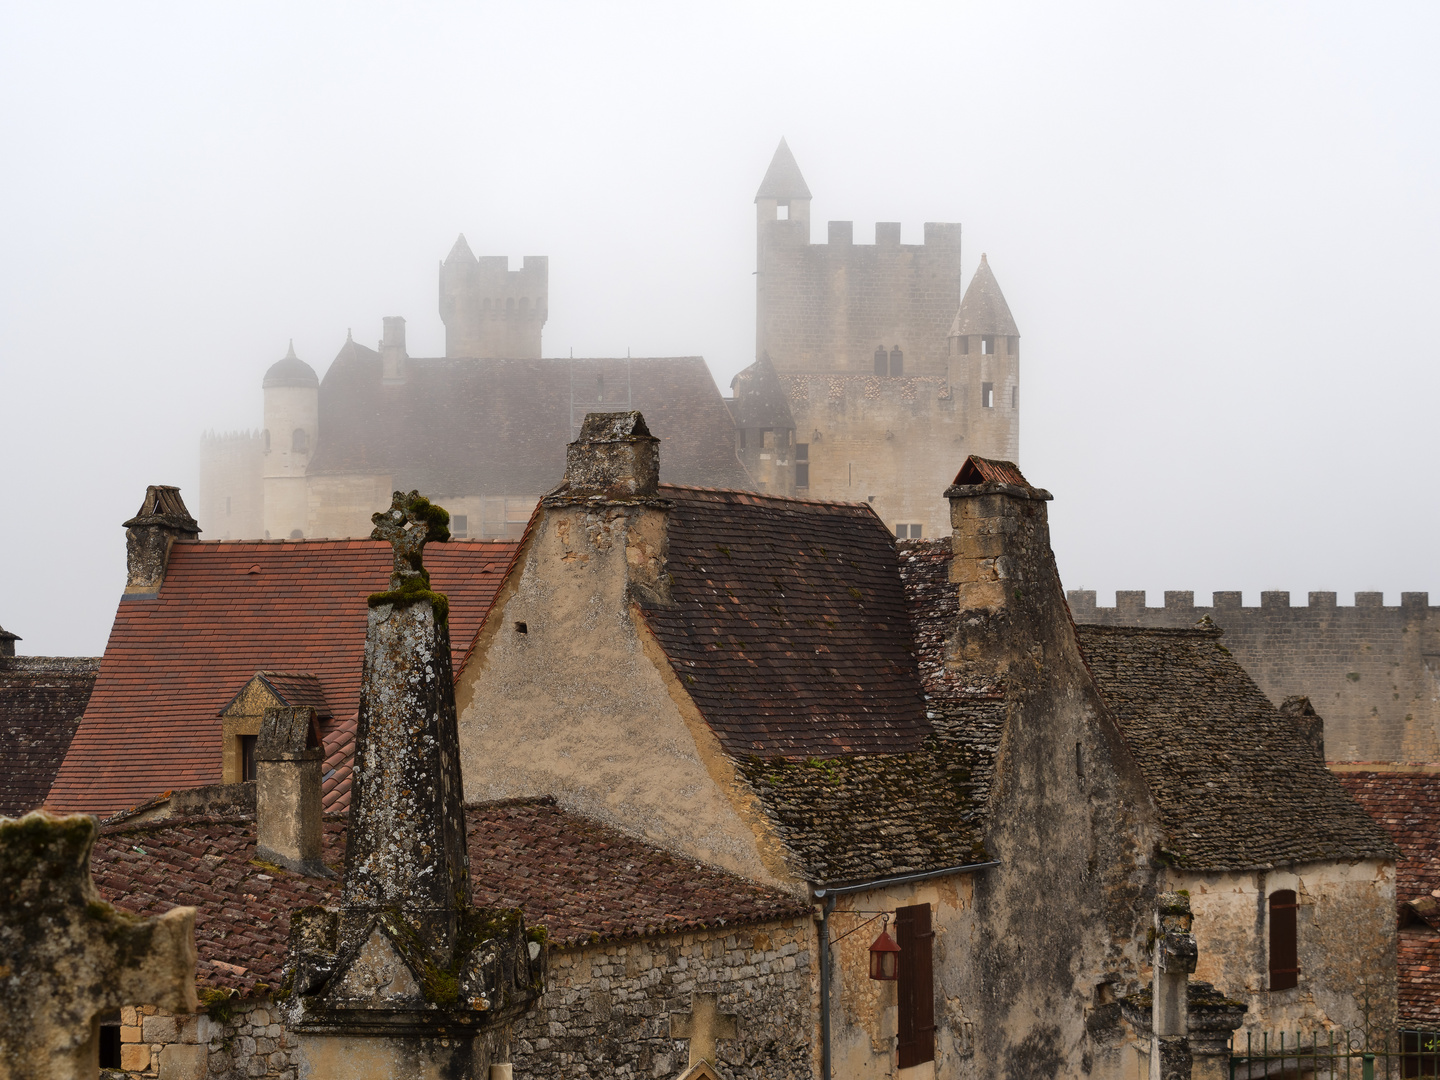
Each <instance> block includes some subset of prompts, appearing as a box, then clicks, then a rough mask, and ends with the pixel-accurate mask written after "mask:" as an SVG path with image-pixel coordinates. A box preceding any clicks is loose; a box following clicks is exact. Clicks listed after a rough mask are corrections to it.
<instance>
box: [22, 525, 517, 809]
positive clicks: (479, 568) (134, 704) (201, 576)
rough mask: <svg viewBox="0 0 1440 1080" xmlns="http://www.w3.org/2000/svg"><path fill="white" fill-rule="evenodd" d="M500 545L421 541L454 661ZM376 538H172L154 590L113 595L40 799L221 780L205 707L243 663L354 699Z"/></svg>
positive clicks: (88, 800)
mask: <svg viewBox="0 0 1440 1080" xmlns="http://www.w3.org/2000/svg"><path fill="white" fill-rule="evenodd" d="M514 550H515V545H514V544H513V543H506V542H496V541H480V540H452V541H450V542H449V543H444V544H432V545H430V546H429V547H428V548H426V551H425V565H426V567H427V568H428V569H429V571H430V574H431V578H432V581H433V583H434V586H435V588H436V589H437V590H439V591H441V592H444V593H448V594H449V597H450V636H451V645H452V648H453V649H454V650H455V653H456V657H457V660H458V658H459V657H462V656H464V650H465V648H466V646H467V645H468V644H469V642H470V640H471V638H472V637H474V635H475V631H476V630H477V629H478V628H479V626H480V623H481V620H482V619H483V618H484V615H485V612H486V611H487V610H488V609H489V606H490V603H491V601H492V600H493V599H494V597H495V591H496V589H497V588H498V587H499V583H500V579H501V577H502V575H503V573H504V571H505V568H506V567H507V566H508V565H509V563H510V560H511V557H512V555H513V554H514ZM391 562H392V558H391V550H390V545H389V544H387V543H385V542H383V541H378V540H285V541H259V542H257V541H221V542H180V543H177V544H176V545H175V546H174V547H173V548H172V549H171V553H170V561H169V566H168V568H167V570H166V574H165V583H164V586H163V587H162V589H161V591H160V594H159V596H158V597H156V598H154V599H132V600H122V601H121V603H120V605H119V610H118V611H117V613H116V616H115V623H114V625H113V627H112V628H111V631H110V640H109V643H108V644H107V645H106V648H105V656H104V657H103V659H102V660H101V664H100V674H99V678H98V679H97V680H96V683H95V692H94V694H93V695H92V696H91V698H90V701H89V704H88V706H87V708H86V710H85V716H84V719H83V720H82V721H81V723H80V728H79V730H78V731H77V732H76V733H75V738H74V740H73V741H72V743H71V747H70V751H69V753H68V754H67V755H66V758H65V761H64V764H63V765H61V767H60V772H59V775H58V776H57V777H56V780H55V784H54V787H53V788H52V789H51V792H50V796H49V798H48V799H47V806H49V807H51V808H52V809H56V810H66V811H83V812H85V813H93V814H100V815H102V816H104V815H108V814H112V813H115V812H116V811H119V810H124V809H126V808H127V807H130V806H134V805H136V804H138V803H141V802H144V801H145V800H146V799H149V798H151V797H153V796H155V795H157V794H159V793H161V792H163V791H165V790H167V789H171V788H187V787H197V786H200V785H202V784H211V783H217V782H219V781H220V779H221V771H220V769H221V754H220V749H221V745H220V744H221V730H220V720H219V717H218V713H219V712H220V710H221V709H222V708H224V706H225V704H226V703H227V702H228V701H230V700H231V698H232V697H234V695H235V693H236V691H237V690H239V689H240V688H241V687H242V686H244V685H245V683H247V682H248V681H249V680H250V679H251V678H252V677H253V676H254V674H255V672H256V671H290V672H306V673H309V674H312V675H314V676H315V677H316V678H317V679H318V680H319V682H320V684H321V686H322V687H323V690H324V696H325V701H326V702H327V703H328V705H329V707H330V708H331V709H332V710H333V711H334V715H335V716H337V717H350V716H353V715H354V714H355V713H356V711H357V710H358V709H359V704H360V670H361V662H362V660H363V657H364V650H365V622H366V613H367V610H368V609H367V608H366V604H365V598H366V597H367V596H368V595H369V594H370V593H372V592H377V591H381V590H383V589H384V588H385V587H386V586H387V584H388V582H389V574H390V567H391Z"/></svg>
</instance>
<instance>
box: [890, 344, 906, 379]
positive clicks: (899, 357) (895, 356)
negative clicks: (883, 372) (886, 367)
mask: <svg viewBox="0 0 1440 1080" xmlns="http://www.w3.org/2000/svg"><path fill="white" fill-rule="evenodd" d="M890 374H891V375H904V374H905V354H904V353H903V352H901V351H900V346H899V345H896V346H895V347H894V348H893V349H891V350H890Z"/></svg>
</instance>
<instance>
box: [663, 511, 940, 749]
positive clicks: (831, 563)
mask: <svg viewBox="0 0 1440 1080" xmlns="http://www.w3.org/2000/svg"><path fill="white" fill-rule="evenodd" d="M660 494H661V495H662V496H664V497H665V498H668V499H671V500H673V504H674V505H673V507H672V509H671V511H670V522H669V539H668V543H669V556H668V563H667V568H668V570H669V572H670V574H671V577H672V584H671V595H672V598H673V600H674V604H673V605H672V606H669V607H652V608H649V609H647V610H646V612H645V617H646V620H647V622H648V624H649V625H650V627H651V629H652V630H653V631H654V633H655V635H656V637H657V638H658V639H659V641H660V644H661V646H662V647H663V648H664V650H665V653H666V655H667V656H668V657H669V658H670V661H671V663H672V664H673V665H674V667H675V671H676V673H677V674H678V675H679V677H680V679H681V680H682V681H683V683H684V684H685V687H686V689H687V690H688V691H689V693H690V695H691V697H692V698H693V699H694V701H695V704H696V705H697V706H698V707H699V709H700V711H701V713H702V714H703V715H704V717H705V719H706V721H707V722H708V723H709V725H710V727H711V728H712V729H713V730H714V731H715V733H716V735H717V736H718V737H719V739H720V742H721V744H722V745H723V746H724V747H725V749H726V750H727V751H728V752H729V753H730V754H731V755H733V756H734V757H736V758H743V757H747V756H750V755H759V756H762V757H775V756H785V757H810V756H834V755H838V754H857V753H865V754H875V753H884V752H896V751H900V752H905V751H913V750H917V749H919V748H920V744H921V740H922V739H923V738H924V737H925V736H926V735H927V734H928V733H929V731H930V725H929V723H928V721H927V720H926V718H925V709H924V703H923V700H922V697H921V693H920V681H919V672H918V670H917V668H916V665H915V653H914V645H913V642H912V641H911V636H910V625H909V616H908V613H907V611H906V607H905V596H904V592H903V590H902V588H901V585H900V578H899V574H898V572H897V569H896V563H895V545H894V541H893V539H892V538H891V536H890V532H889V530H888V529H887V528H886V527H885V525H884V524H883V523H882V522H881V521H880V519H879V518H877V517H876V516H875V514H874V513H873V512H872V511H871V510H870V508H869V507H868V506H866V505H864V504H852V503H823V502H811V501H808V500H803V499H786V498H780V497H777V496H766V495H757V494H752V493H749V492H739V491H707V490H701V489H697V488H680V487H673V486H665V485H662V486H661V489H660Z"/></svg>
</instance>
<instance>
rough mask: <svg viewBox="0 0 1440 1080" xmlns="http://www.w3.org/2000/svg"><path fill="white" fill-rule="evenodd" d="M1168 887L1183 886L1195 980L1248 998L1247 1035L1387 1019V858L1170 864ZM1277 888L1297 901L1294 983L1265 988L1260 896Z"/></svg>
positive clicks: (1391, 910)
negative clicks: (1246, 865)
mask: <svg viewBox="0 0 1440 1080" xmlns="http://www.w3.org/2000/svg"><path fill="white" fill-rule="evenodd" d="M1169 887H1170V888H1173V889H1181V888H1183V889H1186V890H1188V892H1189V893H1190V909H1191V911H1192V912H1194V915H1195V924H1194V927H1193V933H1194V935H1195V942H1196V945H1197V946H1198V948H1199V961H1198V964H1197V966H1196V969H1195V978H1196V979H1200V980H1203V981H1204V982H1208V983H1211V984H1213V985H1214V986H1215V988H1216V989H1217V990H1219V991H1220V992H1221V993H1223V994H1224V995H1225V996H1226V997H1230V998H1233V999H1235V1000H1237V1001H1241V1002H1244V1003H1246V1004H1248V1005H1249V1006H1250V1011H1249V1012H1248V1013H1247V1014H1246V1017H1245V1028H1246V1029H1248V1030H1251V1031H1253V1032H1255V1033H1256V1034H1257V1036H1258V1034H1259V1033H1260V1032H1272V1033H1273V1032H1278V1031H1289V1032H1295V1031H1306V1032H1311V1031H1326V1030H1329V1029H1330V1028H1331V1027H1338V1028H1341V1029H1348V1030H1352V1031H1359V1030H1361V1029H1363V1028H1365V1027H1366V1026H1367V1025H1369V1026H1371V1027H1373V1028H1374V1029H1376V1030H1380V1029H1384V1028H1386V1027H1388V1026H1390V1025H1392V1024H1393V1023H1394V1022H1395V1015H1396V1001H1395V947H1396V937H1395V935H1396V930H1395V865H1394V863H1390V862H1380V861H1378V860H1363V861H1357V862H1323V863H1306V864H1303V865H1300V866H1285V867H1279V868H1277V869H1274V870H1268V871H1267V870H1258V871H1250V872H1245V873H1241V872H1233V873H1210V874H1198V873H1183V872H1181V871H1178V870H1172V871H1170V884H1169ZM1278 889H1291V890H1293V891H1294V892H1295V894H1296V899H1297V901H1298V903H1299V908H1298V910H1297V913H1296V920H1295V922H1296V934H1295V942H1296V952H1297V955H1298V957H1299V963H1300V975H1299V985H1298V986H1296V987H1294V988H1292V989H1289V990H1274V991H1272V990H1270V988H1269V951H1268V950H1269V940H1270V935H1269V897H1270V894H1271V893H1273V892H1275V891H1276V890H1278ZM1367 1003H1368V1006H1367ZM1367 1007H1368V1010H1369V1012H1368V1016H1367V1015H1366V1009H1367ZM1241 1034H1242V1035H1243V1031H1242V1032H1241Z"/></svg>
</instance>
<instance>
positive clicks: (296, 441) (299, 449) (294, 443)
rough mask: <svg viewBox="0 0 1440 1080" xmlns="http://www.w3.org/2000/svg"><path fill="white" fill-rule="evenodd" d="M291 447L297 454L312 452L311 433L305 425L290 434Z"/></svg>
mask: <svg viewBox="0 0 1440 1080" xmlns="http://www.w3.org/2000/svg"><path fill="white" fill-rule="evenodd" d="M290 449H291V450H293V451H294V452H295V453H297V454H308V453H309V452H310V434H309V432H307V431H306V430H305V429H304V428H303V427H297V428H296V429H295V430H294V431H293V432H291V434H290Z"/></svg>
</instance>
